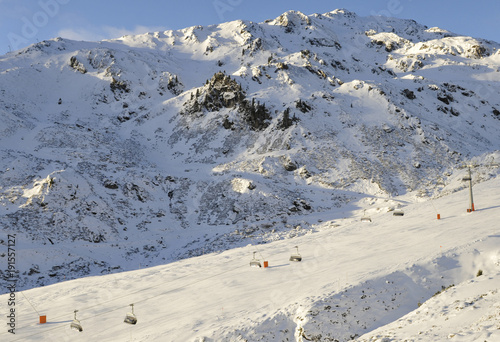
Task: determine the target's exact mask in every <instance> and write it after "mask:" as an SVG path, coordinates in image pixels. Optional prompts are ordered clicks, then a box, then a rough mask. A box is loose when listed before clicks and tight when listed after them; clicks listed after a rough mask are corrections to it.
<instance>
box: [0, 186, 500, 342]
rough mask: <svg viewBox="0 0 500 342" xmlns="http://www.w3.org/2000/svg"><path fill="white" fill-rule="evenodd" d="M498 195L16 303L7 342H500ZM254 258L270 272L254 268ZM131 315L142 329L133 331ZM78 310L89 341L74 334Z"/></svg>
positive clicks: (459, 199) (494, 191)
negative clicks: (297, 258)
mask: <svg viewBox="0 0 500 342" xmlns="http://www.w3.org/2000/svg"><path fill="white" fill-rule="evenodd" d="M499 186H500V179H497V178H496V179H493V180H489V181H487V182H483V183H480V184H477V185H475V186H474V196H475V207H476V211H475V212H473V213H467V207H468V190H463V191H459V192H455V193H453V194H451V195H448V196H445V197H441V198H439V199H436V200H433V201H432V203H431V202H429V201H428V202H421V203H410V202H409V200H408V199H405V198H396V200H399V201H400V203H401V204H402V209H403V210H404V212H405V215H404V216H403V217H396V216H393V215H392V213H391V212H387V211H385V210H380V211H379V212H378V213H377V212H375V211H372V213H373V214H372V215H371V218H372V220H373V221H372V222H371V223H364V222H361V221H360V217H347V218H344V219H343V220H337V221H334V222H333V221H324V222H318V227H317V232H316V233H310V234H307V235H305V236H302V237H297V238H295V239H293V240H281V241H275V242H272V243H268V244H264V245H258V246H251V245H248V246H246V247H243V248H235V249H231V250H227V251H225V252H222V253H218V254H206V255H202V256H199V257H195V258H190V259H185V260H181V261H178V262H174V263H170V264H167V265H163V266H157V267H152V268H147V269H141V270H137V271H131V272H123V273H118V274H111V275H104V276H94V277H87V278H81V279H77V280H71V281H67V282H62V283H58V284H54V285H50V286H46V287H41V288H35V289H31V290H27V291H24V292H23V293H16V306H15V309H16V328H15V335H14V334H11V333H8V332H7V329H8V327H7V326H6V325H5V324H4V325H3V329H2V330H3V331H1V332H0V340H1V341H72V342H75V341H284V340H288V341H307V340H314V341H332V340H339V341H345V340H350V339H351V338H354V339H355V340H357V341H402V340H408V341H416V340H419V341H443V340H447V339H448V338H452V339H451V341H473V340H479V339H480V340H481V341H483V340H485V341H498V340H500V330H499V328H500V326H499V319H500V306H499V304H498V303H499V302H500V295H499V294H498V292H497V290H498V287H499V286H500V249H499V247H498V246H499V242H500V233H499V231H498V230H499V229H498V218H499V217H500V204H499V203H500V192H499V191H498V188H499ZM437 213H439V214H440V216H441V219H440V220H437ZM294 245H298V246H299V252H300V253H301V254H302V257H303V259H302V262H300V263H291V262H289V261H288V258H289V256H290V254H291V253H293V252H294V250H295V248H294ZM254 251H257V253H256V256H257V257H259V259H260V260H261V261H264V260H265V261H268V263H269V267H267V268H260V269H259V268H251V267H250V266H249V261H250V260H251V258H252V253H253V252H254ZM19 257H22V256H21V255H19ZM479 270H481V271H482V273H483V275H481V276H479V277H476V275H477V272H478V271H479ZM452 285H454V286H452ZM444 288H446V290H444V291H441V290H442V289H444ZM438 292H440V293H438ZM436 293H438V294H436ZM434 294H436V295H435V296H433V295H434ZM28 300H29V301H30V303H29V302H28ZM7 301H8V294H4V295H1V296H0V302H1V303H7ZM132 303H133V304H134V305H135V306H134V309H135V310H134V311H135V314H136V315H137V317H138V323H137V324H136V325H128V324H125V323H123V319H124V317H125V314H126V313H127V312H128V311H129V304H132ZM419 304H422V305H421V306H420V307H419ZM0 310H1V315H2V317H4V321H5V320H6V319H5V317H6V316H7V314H8V312H7V310H8V307H7V305H1V306H0ZM74 310H79V311H78V313H77V318H78V319H79V320H80V322H81V325H82V327H83V332H78V331H76V330H72V329H70V322H71V321H72V319H73V311H74ZM38 313H40V314H44V315H47V323H46V324H38ZM405 315H406V316H405ZM328 338H330V339H328Z"/></svg>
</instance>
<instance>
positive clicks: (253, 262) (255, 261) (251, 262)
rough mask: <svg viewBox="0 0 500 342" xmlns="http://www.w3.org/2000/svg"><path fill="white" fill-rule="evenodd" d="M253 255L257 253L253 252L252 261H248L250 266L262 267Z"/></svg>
mask: <svg viewBox="0 0 500 342" xmlns="http://www.w3.org/2000/svg"><path fill="white" fill-rule="evenodd" d="M255 253H257V252H253V259H252V260H251V261H250V266H251V267H262V265H261V264H260V261H259V259H256V258H255Z"/></svg>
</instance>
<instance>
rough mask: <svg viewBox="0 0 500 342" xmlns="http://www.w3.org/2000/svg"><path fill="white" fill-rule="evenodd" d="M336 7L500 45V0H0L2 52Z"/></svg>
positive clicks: (0, 52)
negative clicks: (55, 42)
mask: <svg viewBox="0 0 500 342" xmlns="http://www.w3.org/2000/svg"><path fill="white" fill-rule="evenodd" d="M337 8H345V9H348V10H350V11H353V12H356V13H357V14H358V15H360V16H368V15H385V16H391V17H397V18H405V19H414V20H416V21H417V22H419V23H421V24H424V25H427V26H429V27H432V26H438V27H440V28H443V29H447V30H449V31H452V32H455V33H460V34H465V35H470V36H473V37H481V38H486V39H491V40H494V41H497V42H500V1H498V0H474V1H470V2H469V1H467V2H466V1H457V0H433V1H429V0H369V1H368V0H367V1H356V0H348V1H344V0H330V1H319V0H317V1H315V0H308V1H304V0H302V1H299V0H286V1H277V0H183V1H177V0H169V1H153V0H141V1H139V0H120V1H118V0H101V1H95V0H86V1H77V0H0V54H4V53H6V52H8V51H9V50H17V49H19V48H23V47H25V46H27V45H30V44H33V43H36V42H37V41H42V40H45V39H51V38H55V37H59V36H60V37H63V38H70V39H76V40H101V39H107V38H117V37H120V36H122V35H124V34H139V33H144V32H151V31H162V30H169V29H174V30H175V29H182V28H185V27H189V26H194V25H210V24H217V23H221V22H226V21H232V20H236V19H243V20H251V21H254V22H262V21H264V20H265V19H272V18H275V17H277V16H279V15H280V14H282V13H283V12H285V11H287V10H291V9H293V10H298V11H301V12H303V13H305V14H312V13H325V12H329V11H332V10H334V9H337Z"/></svg>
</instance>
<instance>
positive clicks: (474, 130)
mask: <svg viewBox="0 0 500 342" xmlns="http://www.w3.org/2000/svg"><path fill="white" fill-rule="evenodd" d="M498 47H499V45H498V44H497V43H495V42H491V41H485V40H481V39H473V38H470V37H463V36H458V35H456V34H453V33H450V32H447V31H445V30H442V29H438V28H427V27H424V26H422V25H419V24H417V23H415V22H413V21H409V20H398V19H391V18H383V17H358V16H357V15H356V14H354V13H351V12H348V11H346V10H336V11H333V12H330V13H325V14H321V15H320V14H314V15H309V16H306V15H304V14H302V13H299V12H294V11H290V12H287V13H284V14H283V15H282V16H280V17H278V18H276V19H274V20H269V21H266V22H263V23H253V22H248V21H234V22H229V23H222V24H220V25H213V26H207V27H201V26H197V27H191V28H186V29H184V30H178V31H165V32H156V33H148V34H144V35H138V36H126V37H122V38H119V39H115V40H109V41H102V42H95V43H93V42H76V41H70V40H65V39H60V38H56V39H54V40H50V41H44V42H41V43H39V44H36V45H33V46H30V47H28V48H26V49H23V50H20V51H16V52H12V53H9V54H6V55H4V56H0V117H1V122H2V125H1V126H0V132H1V135H0V157H1V158H0V227H1V229H2V231H3V232H4V236H7V235H8V234H14V233H15V234H17V237H18V241H19V242H18V246H16V247H17V248H18V250H19V252H18V254H19V255H18V258H17V265H18V269H19V270H20V275H19V280H18V288H19V289H26V288H31V287H33V286H39V285H48V284H52V283H55V282H58V281H62V280H65V279H69V278H78V277H81V276H87V275H96V274H107V273H114V272H118V271H127V270H134V269H139V268H143V267H146V266H155V265H160V264H164V263H168V262H171V261H174V260H178V259H182V258H186V257H191V256H197V255H202V254H204V253H209V252H212V251H222V250H226V249H229V248H235V247H242V246H245V245H247V244H249V243H261V242H270V241H274V240H280V239H285V238H291V237H297V236H300V235H305V234H308V233H309V232H314V231H316V230H317V224H318V222H321V221H323V222H325V221H331V220H333V219H340V218H344V217H358V218H359V217H360V216H361V215H362V214H363V211H364V210H366V212H367V213H369V214H376V213H385V212H387V211H388V210H392V209H394V208H395V207H396V206H400V205H405V204H406V203H411V202H419V201H426V200H428V199H429V198H432V197H433V196H435V197H439V196H442V195H445V194H449V193H453V192H455V191H457V190H460V189H463V188H464V186H465V184H464V183H463V182H461V177H462V176H463V174H464V172H465V171H464V170H463V169H460V167H461V166H462V165H463V164H464V163H474V164H477V165H479V166H478V167H477V168H475V169H474V182H475V183H477V182H481V181H484V180H487V179H491V178H494V177H495V176H496V175H497V172H498V171H497V168H496V167H495V165H497V161H498V150H499V149H500V146H499V145H500V139H498V131H499V127H500V100H499V99H500V97H499V96H498V95H499V92H500V87H499V81H500V73H499V72H498V71H499V68H500V53H499V52H498ZM397 195H399V196H404V197H403V199H404V201H405V202H398V201H395V200H394V196H397ZM2 240H3V243H4V244H6V243H7V241H6V239H5V238H2ZM0 255H1V256H2V259H3V260H6V254H5V252H1V254H0ZM2 272H4V271H2ZM3 275H4V277H5V274H3ZM3 288H5V287H3Z"/></svg>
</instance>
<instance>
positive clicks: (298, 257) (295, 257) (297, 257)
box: [290, 246, 302, 261]
mask: <svg viewBox="0 0 500 342" xmlns="http://www.w3.org/2000/svg"><path fill="white" fill-rule="evenodd" d="M295 248H297V253H295V254H292V255H291V256H290V261H302V256H301V255H300V253H299V246H295Z"/></svg>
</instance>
